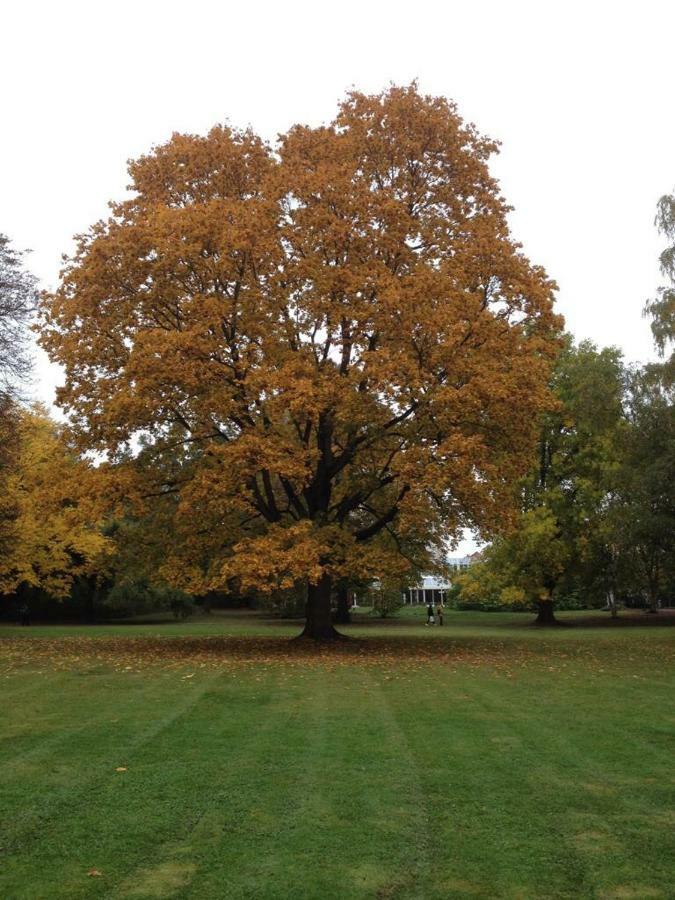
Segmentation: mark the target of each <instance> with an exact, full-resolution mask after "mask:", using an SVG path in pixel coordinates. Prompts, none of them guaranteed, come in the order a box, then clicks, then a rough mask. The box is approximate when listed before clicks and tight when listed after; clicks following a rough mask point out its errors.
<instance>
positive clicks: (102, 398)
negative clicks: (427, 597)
mask: <svg viewBox="0 0 675 900" xmlns="http://www.w3.org/2000/svg"><path fill="white" fill-rule="evenodd" d="M496 149H497V148H496V145H495V143H494V142H492V141H490V140H488V139H486V138H484V137H482V136H481V135H480V134H479V133H478V132H477V131H476V129H475V128H474V127H473V126H470V125H466V124H465V123H463V122H462V120H461V118H460V117H459V115H458V113H457V110H456V108H455V106H454V104H452V103H451V102H449V101H447V100H445V99H442V98H434V97H428V96H422V95H420V94H419V93H418V91H417V89H416V87H415V86H414V85H413V86H410V87H402V88H400V87H392V88H391V89H389V90H388V91H386V92H385V93H383V94H380V95H374V96H366V95H364V94H361V93H357V92H353V93H350V94H349V95H348V96H347V98H346V99H345V100H344V101H343V102H342V104H341V105H340V108H339V111H338V114H337V117H336V118H335V120H334V121H333V122H332V123H331V124H330V125H328V126H322V127H317V128H311V127H307V126H296V127H293V128H291V129H290V131H289V132H288V133H287V134H285V135H283V136H282V137H281V138H280V139H279V143H278V146H277V147H276V148H272V147H270V146H268V145H266V144H265V143H264V142H263V141H262V140H261V139H260V138H258V137H257V136H256V135H255V134H254V133H253V132H252V131H251V130H246V131H238V130H235V129H232V128H229V127H220V126H219V127H216V128H214V129H213V130H212V131H211V132H210V133H209V134H208V135H207V136H205V137H202V136H195V135H179V134H176V135H174V136H173V137H172V139H171V140H170V141H169V142H168V143H166V144H164V145H162V146H159V147H156V148H154V149H153V150H152V151H151V152H150V153H149V154H148V155H146V156H143V157H141V158H140V159H138V160H136V161H135V162H132V163H131V164H130V166H129V172H130V176H131V190H132V195H131V197H130V198H129V199H126V200H124V201H122V202H119V203H115V204H112V212H111V215H110V217H109V218H108V219H107V220H106V221H100V222H98V223H96V224H95V225H94V226H93V227H92V228H91V229H90V230H89V231H88V232H87V233H86V234H85V235H83V236H81V237H80V239H79V243H78V248H77V252H76V253H75V255H74V256H73V257H72V258H71V259H70V260H69V261H68V262H67V264H66V268H65V271H64V274H63V279H62V282H61V285H60V287H59V289H58V290H57V291H56V292H55V293H54V294H52V295H51V296H48V297H46V298H45V302H44V304H43V308H42V338H41V340H42V344H43V346H44V347H45V348H46V349H47V351H48V352H49V354H50V355H51V358H52V359H53V360H55V361H57V362H59V363H60V364H62V365H63V366H64V368H65V372H66V382H65V385H64V386H63V387H62V388H60V389H59V392H58V401H59V403H60V404H61V405H62V407H63V408H64V409H65V410H66V411H67V413H68V415H69V416H70V418H71V421H72V423H73V427H74V432H75V434H76V436H77V439H78V441H79V446H80V448H81V449H86V450H92V451H98V452H103V453H105V454H106V455H107V458H108V461H109V463H110V465H111V467H114V468H115V471H116V473H117V477H118V478H120V477H122V474H123V477H124V479H126V480H125V482H124V483H125V490H126V492H127V496H129V497H135V498H136V499H137V500H139V501H140V500H142V501H143V502H145V503H147V502H148V498H150V497H155V498H159V500H160V502H164V503H166V504H167V508H168V509H169V510H170V511H171V515H172V516H173V517H174V521H175V522H177V523H181V528H180V529H179V533H183V534H187V535H189V540H188V541H186V542H184V543H183V544H181V548H180V550H179V552H178V554H177V555H178V556H180V557H181V558H180V560H172V559H171V558H169V559H167V561H166V564H165V566H164V571H163V575H164V576H165V577H168V578H173V579H174V580H177V581H181V582H182V583H183V586H185V584H184V582H185V578H186V573H188V575H189V579H188V580H189V582H190V584H189V587H190V588H191V589H192V590H193V591H204V590H208V589H215V588H219V587H221V586H222V585H223V584H224V583H225V582H227V581H228V580H231V579H233V578H234V579H238V580H239V581H240V582H241V583H242V584H243V585H254V586H255V587H257V588H258V589H271V588H273V587H275V586H277V585H281V586H289V585H291V584H293V583H294V582H297V581H303V580H304V581H306V582H307V583H308V584H309V600H308V621H307V627H306V633H307V634H309V635H311V636H313V637H317V638H321V637H331V636H333V635H334V630H333V628H332V625H331V623H330V613H329V604H330V587H331V583H332V582H333V581H334V580H335V579H339V578H344V577H376V576H378V575H380V574H382V572H383V570H387V569H392V568H393V569H395V568H396V567H397V566H399V567H401V565H402V563H401V555H400V554H399V553H398V550H397V541H398V540H405V539H406V536H407V535H409V534H411V533H414V534H415V536H416V538H419V531H420V523H424V529H425V531H426V535H425V539H426V540H427V541H428V542H429V543H430V544H433V543H434V541H436V542H438V541H441V540H442V539H443V538H445V537H446V536H447V535H450V536H452V535H454V534H456V533H457V532H458V530H459V529H460V528H461V527H464V526H468V525H473V526H476V527H479V528H480V529H482V530H483V532H484V533H486V534H489V533H491V532H492V531H494V530H495V529H499V528H500V527H501V526H502V525H503V524H504V522H505V521H506V520H508V518H509V516H510V515H511V514H512V512H513V509H514V503H513V486H514V483H515V482H516V481H517V480H518V479H519V478H521V477H522V476H523V474H524V473H525V471H526V469H527V467H528V465H529V462H530V453H531V449H532V446H533V443H534V441H535V438H536V434H537V430H538V420H539V416H540V414H541V413H542V411H543V410H545V409H546V408H548V405H549V402H550V396H549V392H548V388H547V379H548V372H549V368H550V363H551V359H552V357H553V356H554V354H555V352H556V350H557V346H558V343H557V335H558V333H559V329H560V320H559V318H558V317H557V316H556V315H555V314H554V312H553V289H554V285H553V283H552V282H551V281H550V280H549V279H548V278H547V276H546V275H545V273H544V271H543V270H542V269H541V268H539V267H537V266H533V265H532V264H530V262H529V261H528V260H527V258H526V257H525V256H524V255H523V253H522V252H521V249H520V246H519V245H518V244H517V243H516V242H515V241H514V240H513V239H512V237H511V236H510V234H509V229H508V225H507V220H506V216H507V212H508V209H509V208H508V207H507V205H506V203H505V201H504V199H503V198H502V197H501V195H500V193H499V189H498V185H497V184H496V182H495V180H494V179H493V178H492V176H491V175H490V173H489V170H488V165H487V162H488V159H489V157H490V156H491V154H493V153H494V152H495V151H496ZM139 442H140V443H141V444H142V446H143V451H142V452H141V453H140V454H138V453H137V452H136V451H137V449H138V446H139ZM177 447H180V448H181V450H180V464H179V465H174V464H173V463H170V462H167V459H169V460H170V459H175V456H176V448H177ZM172 467H173V471H172V472H171V473H169V472H168V469H170V468H172ZM168 498H171V499H170V500H169V499H168ZM383 533H387V534H388V535H389V536H390V537H391V540H389V541H382V540H379V539H378V536H381V535H382V534H383ZM205 549H207V550H208V552H204V551H205ZM186 554H187V555H186Z"/></svg>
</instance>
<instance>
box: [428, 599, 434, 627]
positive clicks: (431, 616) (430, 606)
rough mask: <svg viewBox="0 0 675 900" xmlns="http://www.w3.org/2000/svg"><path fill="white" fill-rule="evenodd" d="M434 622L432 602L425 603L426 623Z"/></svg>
mask: <svg viewBox="0 0 675 900" xmlns="http://www.w3.org/2000/svg"><path fill="white" fill-rule="evenodd" d="M433 624H434V605H433V603H428V604H427V625H433Z"/></svg>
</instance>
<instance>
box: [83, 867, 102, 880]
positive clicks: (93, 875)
mask: <svg viewBox="0 0 675 900" xmlns="http://www.w3.org/2000/svg"><path fill="white" fill-rule="evenodd" d="M87 875H89V877H90V878H100V877H101V875H103V872H99V870H98V869H89V871H88V872H87Z"/></svg>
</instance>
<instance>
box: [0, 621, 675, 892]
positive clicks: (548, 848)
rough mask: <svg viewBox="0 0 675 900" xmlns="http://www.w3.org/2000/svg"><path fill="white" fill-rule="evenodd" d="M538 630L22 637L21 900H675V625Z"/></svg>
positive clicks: (10, 723) (15, 838)
mask: <svg viewBox="0 0 675 900" xmlns="http://www.w3.org/2000/svg"><path fill="white" fill-rule="evenodd" d="M523 621H527V619H525V620H523V618H522V617H520V618H519V617H517V616H510V617H509V616H508V615H505V616H501V617H500V616H499V615H497V617H495V616H494V615H493V614H472V613H455V614H453V615H451V616H449V618H448V624H447V626H444V627H443V629H440V628H435V629H434V628H426V629H425V628H424V626H422V625H419V624H416V623H415V621H414V620H413V621H411V622H410V624H408V623H407V622H406V623H401V622H399V623H396V622H395V623H392V624H387V623H384V624H381V623H377V624H374V625H373V624H368V623H362V624H357V625H355V626H352V627H351V628H350V629H349V630H350V633H351V634H352V635H353V636H354V640H353V641H351V642H348V643H345V644H340V645H338V646H336V647H334V648H330V649H326V650H324V649H322V650H320V651H318V652H317V651H315V650H313V649H312V648H310V649H307V648H305V647H303V646H301V645H298V644H291V643H289V642H288V637H287V635H289V634H292V633H294V631H297V628H294V626H292V625H288V624H283V625H271V624H269V623H268V622H267V621H266V620H264V619H263V618H260V617H245V616H240V615H239V616H231V617H228V616H220V617H214V619H213V620H212V621H210V622H209V621H205V622H196V623H191V622H188V623H180V624H176V625H171V624H163V623H154V624H153V623H150V624H146V625H140V624H137V625H128V626H123V625H120V626H100V627H80V628H77V627H72V628H67V627H61V626H59V627H55V626H44V627H32V628H30V629H23V630H20V629H15V628H11V627H8V628H7V627H6V628H2V629H0V683H1V684H2V689H3V704H2V720H1V725H0V763H1V765H0V829H1V833H0V897H2V898H3V900H4V898H6V900H24V898H26V900H27V898H32V900H37V898H39V900H43V898H52V897H54V898H79V897H85V898H88V897H109V898H125V897H130V898H152V897H155V898H165V897H166V898H169V897H172V898H214V900H220V898H345V900H350V898H379V900H385V898H392V900H394V898H398V900H403V898H424V900H426V898H429V900H434V898H453V897H458V898H460V897H467V898H469V897H476V898H501V897H505V898H513V900H516V898H519V900H526V898H532V900H542V898H585V897H588V898H633V900H642V898H646V900H648V898H651V897H654V898H657V897H662V898H667V897H673V896H674V893H673V887H672V885H673V881H674V879H673V859H674V857H675V852H674V851H675V841H674V839H673V834H674V833H675V828H674V826H675V812H674V808H675V804H674V803H673V801H674V800H675V791H674V788H675V777H674V775H673V766H672V760H673V735H674V733H675V710H674V708H673V703H672V696H673V683H674V681H675V679H674V678H673V675H674V672H675V628H672V627H667V626H666V627H652V628H650V627H635V628H630V627H621V628H612V627H607V628H597V627H595V628H593V627H590V624H589V626H588V627H583V626H582V627H576V628H568V629H559V630H556V631H553V632H541V631H538V630H536V629H531V628H527V627H526V626H525V625H523V624H522V623H523ZM118 769H123V771H118ZM90 872H93V873H94V874H89V873H90Z"/></svg>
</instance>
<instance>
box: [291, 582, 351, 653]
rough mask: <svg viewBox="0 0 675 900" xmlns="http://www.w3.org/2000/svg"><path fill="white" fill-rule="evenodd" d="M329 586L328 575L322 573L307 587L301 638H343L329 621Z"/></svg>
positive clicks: (317, 639)
mask: <svg viewBox="0 0 675 900" xmlns="http://www.w3.org/2000/svg"><path fill="white" fill-rule="evenodd" d="M331 587H332V585H331V578H330V575H322V576H321V578H320V579H319V581H318V582H317V584H310V585H309V587H308V588H307V607H306V616H307V618H306V621H305V628H304V630H303V632H302V634H301V635H300V637H301V638H312V639H313V640H315V641H337V640H344V635H342V634H340V633H339V632H337V631H336V630H335V629H334V628H333V622H332V621H331V612H330V599H331Z"/></svg>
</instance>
